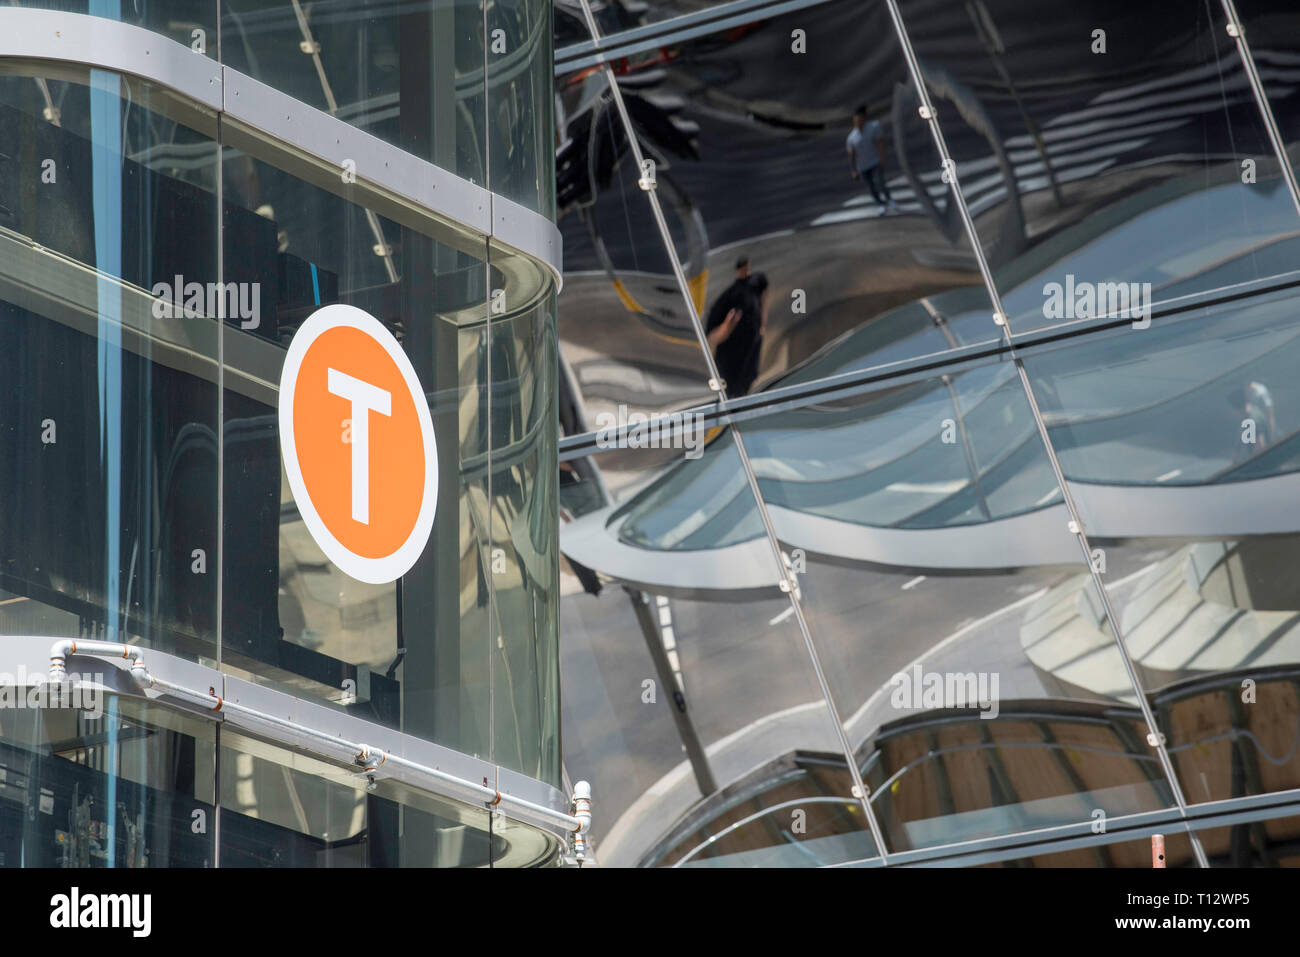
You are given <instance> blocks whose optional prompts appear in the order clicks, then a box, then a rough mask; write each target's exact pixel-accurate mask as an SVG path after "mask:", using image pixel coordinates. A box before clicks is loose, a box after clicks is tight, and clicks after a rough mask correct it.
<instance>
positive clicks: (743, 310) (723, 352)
mask: <svg viewBox="0 0 1300 957" xmlns="http://www.w3.org/2000/svg"><path fill="white" fill-rule="evenodd" d="M766 292H767V278H766V277H765V276H764V275H763V274H762V273H757V274H755V275H752V276H751V275H750V272H749V259H748V258H745V257H742V258H741V259H739V260H737V261H736V281H735V282H733V283H732V284H731V285H730V286H728V287H727V288H726V289H725V290H723V292H722V295H720V296H719V297H718V298H717V299H716V300H715V301H714V303H713V308H712V309H710V310H709V319H708V324H707V326H706V327H705V333H706V335H707V337H708V342H709V348H710V349H712V350H713V358H714V361H715V362H716V363H717V366H718V374H719V375H720V376H722V379H723V381H724V382H725V383H726V385H727V396H728V397H729V398H733V399H734V398H736V397H737V396H742V395H744V394H745V393H747V392H748V391H749V390H750V387H751V386H753V384H754V380H755V379H757V378H758V357H759V353H760V352H762V351H763V333H764V332H765V331H766V325H767V322H766V319H767V316H766V313H765V311H764V299H765V293H766Z"/></svg>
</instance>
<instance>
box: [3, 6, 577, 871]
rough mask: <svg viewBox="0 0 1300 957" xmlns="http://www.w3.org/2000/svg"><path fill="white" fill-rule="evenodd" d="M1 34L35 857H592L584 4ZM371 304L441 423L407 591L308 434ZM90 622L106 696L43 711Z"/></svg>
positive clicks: (17, 545)
mask: <svg viewBox="0 0 1300 957" xmlns="http://www.w3.org/2000/svg"><path fill="white" fill-rule="evenodd" d="M141 10H143V11H144V12H143V13H141V12H140V11H141ZM0 36H3V37H5V40H4V42H3V44H0V130H3V132H4V135H3V139H4V141H5V143H7V144H9V145H8V146H6V147H5V148H4V150H3V154H4V155H2V156H0V246H2V247H3V249H2V250H0V369H3V372H4V376H5V379H6V382H7V383H8V387H7V388H6V389H5V390H4V396H3V398H0V463H2V464H0V502H2V503H3V508H0V636H3V637H0V672H4V677H3V683H5V684H6V685H7V686H8V690H9V692H10V694H9V695H7V696H6V701H5V704H6V707H3V708H0V865H3V866H19V865H25V866H60V865H70V866H118V867H123V866H131V867H135V866H282V865H293V866H322V867H326V866H328V867H336V866H337V867H343V866H347V867H352V866H397V865H404V866H412V865H414V866H430V865H436V866H535V865H554V864H557V863H559V862H561V861H562V859H563V858H564V856H565V855H566V854H568V853H569V849H568V847H569V841H570V838H571V832H572V829H573V826H574V824H575V819H574V817H573V815H572V813H571V811H572V807H571V802H570V800H569V796H568V795H569V791H568V790H566V789H565V782H564V774H563V769H562V766H561V755H560V728H559V696H558V695H559V687H558V679H559V673H558V631H557V628H558V608H557V601H556V597H557V593H558V589H557V582H556V574H557V571H556V569H557V561H558V558H557V555H558V553H557V527H556V526H557V519H556V502H557V483H556V469H555V459H556V442H557V430H556V425H555V422H556V408H555V375H556V372H555V370H556V364H555V356H556V332H555V315H556V312H555V296H556V292H557V289H558V285H559V278H560V258H559V254H560V236H559V233H558V231H557V229H556V227H555V225H554V190H553V187H554V182H555V179H554V172H553V162H554V150H553V144H552V98H551V73H552V63H553V60H552V53H551V43H552V15H551V8H550V5H549V3H547V2H543V0H519V2H506V3H496V4H493V5H491V8H490V9H485V7H484V6H483V5H481V4H478V3H463V2H459V0H418V2H405V3H399V4H366V3H352V2H337V3H315V4H298V3H287V2H278V0H275V2H272V0H221V2H219V3H218V2H216V0H203V2H199V0H194V2H188V3H169V4H143V5H141V4H117V3H97V2H93V0H92V2H90V3H85V2H82V3H77V2H72V3H65V2H54V3H50V2H30V3H29V2H19V3H15V4H10V5H7V6H5V7H4V8H3V9H0ZM213 290H215V293H214V292H213ZM228 293H229V295H228ZM336 303H341V304H346V305H349V306H352V307H355V308H357V309H360V310H363V311H364V312H365V313H368V314H369V315H370V316H372V317H374V318H375V319H377V320H378V321H379V322H380V323H382V324H383V326H384V327H385V328H386V329H387V331H388V333H389V334H391V336H392V337H393V339H394V340H395V341H396V342H397V343H398V344H399V348H400V349H401V350H402V352H404V353H405V355H406V357H407V359H408V360H409V362H410V364H411V366H412V367H413V369H414V372H415V376H416V378H417V379H418V383H419V387H420V389H421V390H422V391H423V392H424V397H425V399H426V400H427V403H428V409H429V412H430V416H431V420H432V424H433V435H434V440H435V444H436V446H437V451H438V456H437V459H436V461H437V462H438V476H437V478H438V482H437V487H438V488H439V489H440V492H439V495H438V502H437V510H436V513H435V516H434V522H433V531H432V533H431V534H430V536H429V539H428V543H427V545H426V546H425V548H424V549H423V551H422V552H421V553H420V555H419V557H418V558H417V559H416V560H415V563H414V565H413V567H411V568H410V570H409V571H407V572H406V573H405V574H404V575H402V576H401V577H400V578H398V579H397V580H396V581H391V582H389V583H387V584H367V583H364V582H361V581H358V580H356V579H354V578H351V577H349V576H348V575H346V574H344V573H343V572H342V571H341V570H340V569H339V568H337V567H335V566H334V565H333V564H332V563H331V562H330V561H329V560H328V559H327V558H326V557H325V555H324V553H323V552H322V550H321V548H320V546H319V545H318V544H317V542H316V540H315V539H314V538H313V536H312V534H311V533H309V531H308V529H307V527H306V525H305V523H304V521H303V518H302V513H301V511H300V508H299V506H300V504H301V503H299V502H296V501H295V499H294V494H293V491H292V490H291V488H290V485H289V482H288V481H287V479H286V473H285V470H284V467H283V463H282V456H281V438H282V437H281V435H280V434H279V429H280V425H279V420H278V419H277V404H278V390H279V387H280V382H281V372H282V367H283V366H284V363H285V355H286V350H287V348H288V347H289V345H290V344H291V343H292V342H293V341H294V339H295V334H296V332H297V330H298V329H299V328H300V327H301V326H302V325H303V323H304V322H305V321H306V320H307V318H308V317H309V316H311V315H313V314H315V313H316V312H317V310H319V309H321V308H322V307H324V306H328V305H331V304H336ZM334 411H335V409H334V408H332V407H329V406H328V405H326V406H322V407H321V409H320V410H319V414H320V415H321V416H328V415H331V414H332V413H333V412H334ZM341 414H343V415H345V414H346V409H345V410H344V411H343V412H342V413H341ZM344 425H346V423H344ZM343 441H345V442H346V441H347V439H346V438H345V439H343ZM60 639H70V640H71V641H72V642H74V643H80V647H79V649H78V647H76V646H74V645H73V644H69V645H68V646H67V647H69V648H71V649H72V652H71V654H70V655H69V657H68V658H67V671H68V672H69V673H70V674H75V675H77V676H78V677H77V680H78V681H80V682H81V683H83V684H85V685H86V686H88V687H90V686H93V687H96V688H99V689H100V690H101V692H102V701H99V702H98V703H97V706H96V707H93V708H71V707H58V706H55V705H53V704H50V705H49V706H36V707H17V706H12V707H11V706H10V705H13V702H14V701H15V700H17V698H18V697H24V700H26V699H25V696H26V695H27V694H28V692H30V691H32V689H35V688H37V687H38V686H39V685H40V683H41V682H43V681H44V680H45V672H46V671H47V670H48V669H49V667H50V660H51V654H52V652H51V647H52V643H54V642H56V641H57V640H60ZM94 641H102V642H107V643H111V644H112V645H113V647H118V646H120V645H129V646H133V647H134V648H136V649H140V650H141V651H142V652H143V654H144V661H145V663H146V664H147V668H148V671H147V672H146V673H147V674H148V675H149V676H150V678H149V681H150V682H153V683H152V684H145V685H141V684H140V683H139V682H136V681H133V680H132V673H131V672H129V671H128V670H127V668H128V666H129V665H130V661H123V660H122V655H120V654H119V655H118V660H119V661H121V662H122V664H121V665H120V666H119V665H118V664H114V663H113V662H112V661H111V660H108V659H106V658H104V657H94V656H92V655H89V654H87V653H86V652H87V650H93V648H94V646H93V645H90V644H87V643H88V642H94ZM168 682H169V683H170V684H166V683H168ZM169 687H170V688H171V689H172V690H170V691H168V690H163V689H166V688H169ZM177 688H181V689H190V691H189V692H184V693H182V691H177V690H176V689H177ZM14 692H16V695H15V694H14ZM331 741H332V742H334V744H333V745H331V743H330V742H331ZM348 741H350V742H365V747H363V748H361V749H359V750H358V749H357V748H353V749H352V753H349V751H348V749H347V748H345V747H341V746H340V745H339V742H348ZM376 755H377V756H376ZM385 765H387V766H386V767H385Z"/></svg>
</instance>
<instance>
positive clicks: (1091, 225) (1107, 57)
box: [901, 0, 1298, 332]
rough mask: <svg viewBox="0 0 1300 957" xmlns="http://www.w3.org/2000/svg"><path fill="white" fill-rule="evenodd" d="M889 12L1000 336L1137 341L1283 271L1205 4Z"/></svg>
mask: <svg viewBox="0 0 1300 957" xmlns="http://www.w3.org/2000/svg"><path fill="white" fill-rule="evenodd" d="M901 7H902V12H903V18H904V20H905V22H906V25H907V30H908V33H909V35H910V36H911V38H912V41H913V45H914V47H915V49H916V53H917V56H918V57H919V59H920V61H921V66H922V70H923V71H924V75H925V77H926V83H927V85H928V88H929V92H930V96H931V99H932V100H933V101H934V106H935V108H936V110H937V111H938V115H939V122H940V125H941V127H942V129H943V134H944V138H945V140H946V141H947V143H948V146H949V149H950V151H951V153H952V156H953V159H954V160H955V161H956V175H957V179H958V182H959V183H960V184H961V189H962V191H963V195H964V196H965V197H966V201H967V203H968V204H969V205H970V207H971V212H972V214H973V216H974V218H975V225H976V229H977V231H978V233H979V237H980V241H981V243H982V245H983V246H984V250H985V252H986V254H987V255H988V257H989V260H990V264H991V266H992V267H993V269H994V278H995V281H996V283H997V287H998V290H999V292H1000V293H1001V294H1002V297H1003V300H1004V305H1005V308H1006V312H1007V315H1008V317H1009V321H1010V324H1011V328H1012V329H1013V330H1015V331H1018V332H1023V331H1025V330H1026V329H1033V328H1040V327H1044V326H1049V325H1055V324H1059V323H1065V322H1068V321H1071V320H1083V319H1089V318H1095V317H1098V316H1110V317H1112V318H1117V319H1120V320H1121V321H1122V320H1125V319H1128V320H1130V321H1132V322H1135V323H1138V324H1141V323H1143V322H1145V321H1146V320H1147V319H1149V317H1150V314H1151V310H1153V309H1154V310H1156V311H1157V312H1159V311H1161V310H1163V309H1165V308H1167V307H1168V306H1169V305H1170V304H1172V303H1174V302H1179V303H1182V304H1185V301H1186V300H1187V299H1188V298H1189V297H1192V298H1204V296H1205V294H1207V293H1209V292H1211V291H1215V290H1225V289H1229V288H1231V289H1233V291H1234V292H1240V291H1241V287H1242V286H1243V285H1246V286H1249V285H1251V284H1254V285H1259V284H1261V283H1263V282H1264V281H1265V280H1273V279H1275V278H1276V277H1278V276H1281V275H1287V274H1293V273H1294V272H1295V260H1296V245H1295V244H1296V242H1297V225H1298V224H1297V218H1296V210H1295V207H1294V206H1293V205H1292V202H1291V199H1290V196H1289V195H1288V193H1287V190H1286V187H1285V184H1284V183H1283V182H1282V180H1281V179H1280V177H1279V173H1278V165H1277V163H1276V161H1275V160H1274V159H1273V154H1272V150H1271V147H1270V145H1269V142H1268V138H1267V135H1266V133H1265V131H1264V128H1263V125H1262V123H1261V120H1260V116H1259V113H1258V110H1257V107H1256V104H1255V101H1254V99H1253V97H1252V95H1251V92H1250V88H1249V84H1248V81H1247V77H1246V74H1245V72H1244V68H1243V65H1242V62H1241V59H1240V57H1239V56H1238V55H1237V51H1236V46H1235V43H1234V42H1233V40H1232V39H1231V38H1230V37H1229V36H1228V35H1227V32H1226V30H1225V21H1224V17H1223V12H1222V9H1221V8H1220V7H1219V5H1218V4H1204V3H1190V2H1185V3H1175V4H1172V5H1166V6H1162V7H1161V8H1160V10H1159V12H1158V13H1157V12H1155V11H1154V10H1153V9H1149V8H1147V7H1144V6H1142V5H1138V4H1132V3H1126V2H1123V0H1106V2H1103V3H1093V4H1089V5H1087V6H1086V7H1081V6H1080V5H1078V4H1076V3H1073V2H1070V0H1052V2H1049V3H1046V4H1043V5H1040V7H1039V8H1038V9H1037V10H1036V15H1035V16H1034V17H1032V18H1026V17H1025V16H1024V15H1023V13H1024V11H1023V9H1022V7H1021V6H1020V5H1018V4H1016V3H1013V2H1011V0H981V2H978V3H973V4H972V3H963V2H958V0H947V2H945V3H941V4H922V3H920V2H916V0H905V2H903V3H902V4H901ZM1047 25H1050V27H1048V26H1047ZM1153 37H1158V38H1159V42H1158V43H1155V44H1153V42H1152V38H1153ZM905 115H906V116H907V119H908V122H909V123H910V124H911V126H912V127H914V128H916V129H918V130H922V131H923V128H922V120H921V119H920V118H919V116H918V115H917V113H916V112H915V110H912V111H908V112H907V113H906V114H905ZM916 142H917V143H918V146H917V149H918V151H919V152H918V158H917V163H918V167H919V168H921V169H923V170H930V171H932V172H930V174H929V175H930V176H931V177H932V178H935V179H937V178H938V175H939V174H938V169H937V162H938V161H937V156H936V154H935V153H934V151H933V146H932V145H930V144H929V142H928V137H923V136H918V138H917V140H916ZM943 202H944V203H945V204H946V205H944V206H942V207H936V209H937V213H936V214H942V215H947V216H951V213H952V210H951V209H950V208H949V206H950V205H951V204H947V200H946V199H945V200H944V201H943Z"/></svg>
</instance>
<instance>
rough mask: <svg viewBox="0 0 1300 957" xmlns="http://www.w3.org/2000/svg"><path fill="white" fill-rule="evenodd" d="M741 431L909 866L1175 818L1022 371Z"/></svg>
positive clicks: (855, 740)
mask: <svg viewBox="0 0 1300 957" xmlns="http://www.w3.org/2000/svg"><path fill="white" fill-rule="evenodd" d="M741 427H742V429H743V432H744V435H745V442H746V445H747V447H748V448H749V450H750V454H751V456H752V458H753V461H754V468H755V472H756V473H757V474H758V476H759V482H760V487H761V488H762V491H763V496H764V499H765V500H766V501H767V503H768V506H769V509H770V512H771V515H772V520H773V523H774V525H775V527H776V530H777V533H778V535H779V536H780V537H781V540H782V542H783V546H784V550H785V552H786V556H787V560H788V561H789V563H790V568H791V570H792V571H793V572H794V573H795V575H796V578H797V581H798V585H799V589H800V597H801V599H802V602H803V606H804V608H805V610H806V613H807V615H808V619H809V624H810V626H811V629H812V634H813V637H814V641H815V644H816V647H817V650H818V653H819V654H820V656H821V659H822V662H823V665H824V667H825V669H826V674H827V679H828V682H829V684H830V687H831V692H832V694H833V695H834V697H835V701H836V704H837V706H838V708H839V710H840V713H841V716H842V718H843V720H844V722H845V727H846V731H847V733H848V735H849V739H850V741H851V743H852V745H853V747H854V748H855V751H856V753H857V755H858V758H859V760H860V761H861V763H862V767H863V776H864V778H866V779H867V781H868V785H869V787H870V788H871V791H872V795H873V797H872V800H873V806H874V808H875V810H876V813H877V815H878V817H879V819H880V822H881V826H882V828H883V829H884V830H885V833H886V835H887V840H888V841H889V842H890V848H891V849H892V850H907V849H911V848H917V847H924V846H928V845H934V844H947V843H953V842H958V841H962V840H969V839H974V838H978V837H986V836H992V835H998V834H1005V833H1011V832H1015V831H1020V830H1029V829H1033V828H1037V827H1044V826H1048V825H1054V824H1064V823H1071V822H1077V821H1089V820H1091V819H1092V815H1093V814H1094V813H1095V812H1096V811H1098V810H1100V811H1101V812H1104V813H1105V814H1107V815H1115V814H1123V813H1133V812H1136V811H1141V810H1152V809H1156V808H1161V807H1166V806H1168V804H1169V803H1170V800H1171V795H1170V792H1169V788H1168V786H1167V782H1166V781H1165V779H1164V777H1163V775H1162V773H1161V770H1160V767H1159V764H1158V762H1157V761H1156V757H1155V755H1154V754H1153V753H1151V752H1150V751H1149V749H1147V748H1146V746H1145V743H1144V742H1145V734H1146V732H1145V727H1144V725H1143V724H1142V720H1141V716H1140V712H1139V711H1138V709H1137V708H1136V707H1135V706H1134V705H1135V703H1136V697H1135V695H1134V693H1133V691H1132V689H1131V688H1130V686H1129V685H1128V683H1127V681H1125V680H1124V679H1123V676H1122V675H1121V676H1120V677H1118V678H1116V679H1115V680H1113V681H1111V682H1109V683H1106V684H1099V683H1095V682H1092V683H1090V682H1089V681H1088V680H1086V679H1087V678H1088V676H1090V675H1091V674H1092V672H1093V671H1094V670H1095V667H1096V666H1095V664H1094V662H1095V661H1096V660H1097V659H1107V657H1108V656H1109V655H1110V654H1112V653H1113V651H1114V638H1113V635H1112V633H1111V631H1110V629H1109V626H1108V623H1107V622H1106V618H1105V615H1104V612H1103V611H1102V609H1101V606H1100V602H1099V601H1098V600H1097V596H1096V594H1095V591H1094V588H1093V585H1092V580H1091V577H1090V576H1089V574H1088V572H1087V568H1086V567H1085V566H1084V565H1083V564H1082V562H1081V559H1080V553H1079V551H1078V546H1077V543H1076V542H1075V540H1074V537H1073V536H1072V535H1070V534H1069V532H1068V531H1067V522H1068V514H1067V512H1066V510H1065V508H1064V505H1063V503H1062V499H1061V495H1060V491H1059V489H1058V488H1057V485H1056V482H1055V480H1054V477H1053V474H1052V471H1051V469H1050V465H1049V462H1048V460H1047V456H1046V453H1045V451H1044V449H1043V446H1042V443H1041V440H1040V438H1039V435H1038V432H1037V430H1036V428H1035V425H1034V421H1033V418H1032V415H1031V412H1030V408H1029V405H1028V402H1027V401H1026V399H1025V397H1024V393H1023V391H1022V389H1021V385H1020V381H1019V378H1018V376H1017V375H1016V373H1015V370H1014V367H1013V366H1011V365H1009V364H1006V363H994V364H970V363H968V364H966V365H964V366H958V367H954V368H953V369H952V371H951V372H950V373H949V374H946V375H943V376H940V377H936V378H921V377H920V376H916V377H913V378H911V379H910V380H906V381H901V382H899V383H898V384H896V385H894V386H892V387H890V388H887V389H878V390H876V391H872V392H865V393H862V394H859V395H855V396H852V397H846V398H843V399H840V400H836V401H830V402H821V403H818V404H817V405H810V406H808V407H805V408H800V409H796V410H792V411H790V412H785V413H781V414H777V415H770V416H766V417H763V418H760V419H755V420H749V421H746V422H744V423H743V425H742V426H741ZM1108 676H1109V675H1108Z"/></svg>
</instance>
